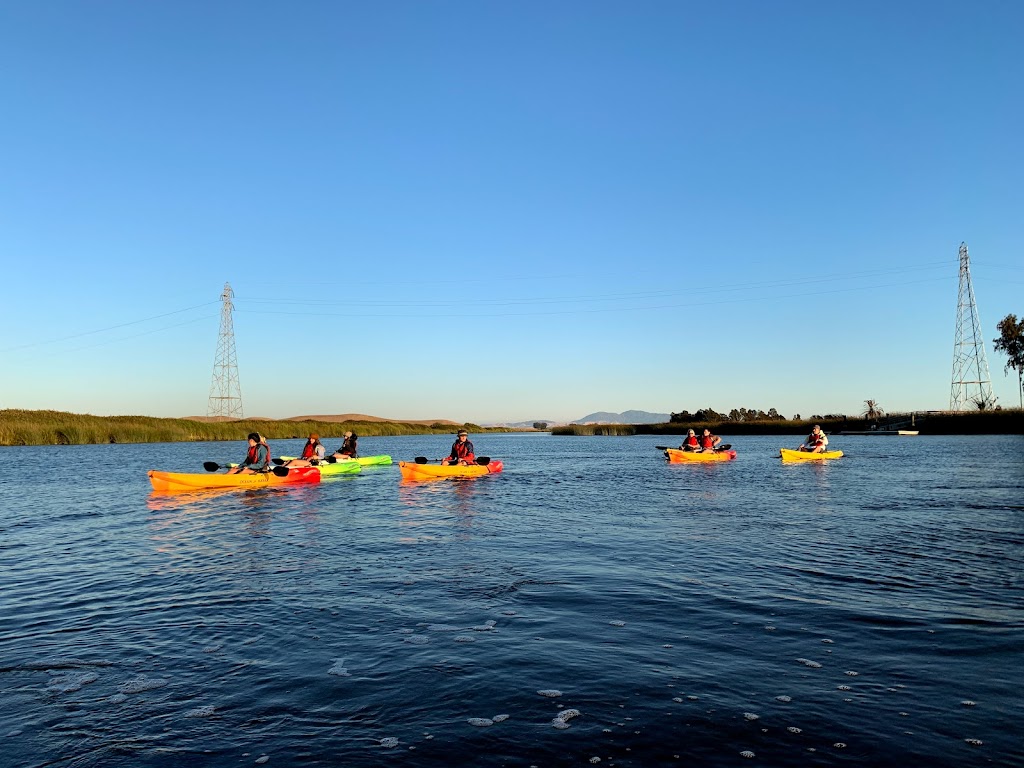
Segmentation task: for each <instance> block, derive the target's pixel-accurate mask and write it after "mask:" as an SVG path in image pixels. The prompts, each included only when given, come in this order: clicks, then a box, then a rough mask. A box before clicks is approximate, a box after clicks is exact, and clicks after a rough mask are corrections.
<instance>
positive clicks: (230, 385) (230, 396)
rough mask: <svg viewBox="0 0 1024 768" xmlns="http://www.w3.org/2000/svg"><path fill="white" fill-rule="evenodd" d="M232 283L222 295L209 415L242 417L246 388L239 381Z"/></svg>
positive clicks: (207, 410)
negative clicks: (233, 320) (243, 395)
mask: <svg viewBox="0 0 1024 768" xmlns="http://www.w3.org/2000/svg"><path fill="white" fill-rule="evenodd" d="M234 295H235V294H234V291H232V290H231V285H230V284H228V283H224V292H223V293H222V294H221V295H220V298H221V300H222V301H223V302H224V304H223V305H222V306H221V310H220V336H219V337H218V338H217V357H216V358H215V359H214V361H213V381H212V382H211V384H210V404H209V405H208V406H207V408H206V415H207V416H226V417H228V418H231V419H240V418H242V388H241V386H240V385H239V383H238V359H237V358H236V357H235V328H234V325H233V324H232V322H231V313H232V312H234V307H233V306H232V304H231V299H232V298H233V297H234Z"/></svg>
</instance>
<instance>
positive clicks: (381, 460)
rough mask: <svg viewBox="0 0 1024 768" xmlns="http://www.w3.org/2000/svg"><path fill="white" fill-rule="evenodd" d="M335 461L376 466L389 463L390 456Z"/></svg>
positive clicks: (285, 457) (284, 458) (286, 457)
mask: <svg viewBox="0 0 1024 768" xmlns="http://www.w3.org/2000/svg"><path fill="white" fill-rule="evenodd" d="M297 458H298V456H282V457H281V460H282V461H291V460H292V459H297ZM324 463H325V464H327V463H329V462H327V461H326V460H325V461H324ZM337 463H338V464H344V463H355V464H358V465H359V466H360V467H376V466H378V465H382V464H391V463H392V461H391V457H390V456H388V455H386V454H381V455H379V456H359V457H358V458H355V459H338V461H337Z"/></svg>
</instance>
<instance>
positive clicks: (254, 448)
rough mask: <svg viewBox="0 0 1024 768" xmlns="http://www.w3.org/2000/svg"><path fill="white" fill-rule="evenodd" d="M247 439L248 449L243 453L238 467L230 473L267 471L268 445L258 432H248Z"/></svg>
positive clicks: (268, 466) (248, 473) (268, 461)
mask: <svg viewBox="0 0 1024 768" xmlns="http://www.w3.org/2000/svg"><path fill="white" fill-rule="evenodd" d="M247 439H248V441H249V450H248V451H247V452H246V454H245V461H243V462H242V463H241V464H239V465H238V469H236V470H235V471H234V472H233V473H232V474H235V475H238V474H245V475H251V474H254V473H256V472H268V471H269V470H270V446H269V445H267V443H266V441H265V440H264V439H263V437H262V436H261V435H260V434H259V432H250V433H249V437H248V438H247Z"/></svg>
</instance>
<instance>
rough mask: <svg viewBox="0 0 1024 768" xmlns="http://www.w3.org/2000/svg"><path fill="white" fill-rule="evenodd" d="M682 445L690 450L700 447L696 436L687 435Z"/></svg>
mask: <svg viewBox="0 0 1024 768" xmlns="http://www.w3.org/2000/svg"><path fill="white" fill-rule="evenodd" d="M683 445H688V446H690V447H691V448H696V447H697V446H699V445H700V440H698V439H697V436H696V435H689V436H688V437H687V438H686V440H685V441H684V442H683Z"/></svg>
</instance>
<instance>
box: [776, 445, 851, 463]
mask: <svg viewBox="0 0 1024 768" xmlns="http://www.w3.org/2000/svg"><path fill="white" fill-rule="evenodd" d="M779 453H780V454H782V460H783V461H820V460H821V459H838V458H839V457H840V456H842V455H843V452H842V451H825V452H824V453H811V452H810V451H794V450H791V449H789V448H779Z"/></svg>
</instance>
